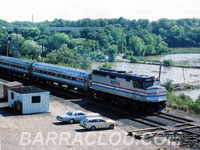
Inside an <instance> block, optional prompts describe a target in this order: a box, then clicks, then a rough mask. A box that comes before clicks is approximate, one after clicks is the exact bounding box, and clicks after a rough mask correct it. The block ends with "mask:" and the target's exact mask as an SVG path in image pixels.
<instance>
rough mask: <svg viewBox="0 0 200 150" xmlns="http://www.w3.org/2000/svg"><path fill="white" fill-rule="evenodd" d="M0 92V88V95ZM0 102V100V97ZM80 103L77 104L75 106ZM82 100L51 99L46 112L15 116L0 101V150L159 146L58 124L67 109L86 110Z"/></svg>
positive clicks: (152, 148) (116, 132) (124, 135)
mask: <svg viewBox="0 0 200 150" xmlns="http://www.w3.org/2000/svg"><path fill="white" fill-rule="evenodd" d="M2 95H3V91H2V86H0V96H1V97H2ZM0 99H1V98H0ZM77 102H79V103H77ZM85 103H87V102H84V101H81V100H73V101H69V100H64V99H61V98H58V97H55V96H51V97H50V111H49V113H43V114H33V115H16V114H15V113H13V112H11V111H10V110H9V109H8V107H7V105H8V104H7V102H4V101H2V99H1V101H0V150H67V149H78V150H82V149H84V150H89V149H93V150H94V149H95V150H98V149H101V150H102V149H116V150H125V149H127V150H129V149H130V150H133V149H137V150H145V149H148V150H155V149H157V148H158V146H156V145H154V144H150V143H145V142H142V141H141V140H136V139H134V138H133V137H130V136H127V132H126V131H125V130H124V128H121V127H120V125H121V124H122V123H121V122H120V121H119V122H118V123H119V127H115V129H114V130H97V131H88V130H85V129H83V128H82V127H80V126H79V124H78V123H77V124H67V123H60V122H58V121H57V120H56V116H57V115H59V114H64V113H66V112H67V111H70V110H74V109H77V110H83V111H86V112H88V111H89V110H86V109H85V107H83V106H84V104H85Z"/></svg>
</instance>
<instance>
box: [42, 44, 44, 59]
mask: <svg viewBox="0 0 200 150" xmlns="http://www.w3.org/2000/svg"><path fill="white" fill-rule="evenodd" d="M43 53H44V42H43V41H42V62H44V57H43V55H44V54H43Z"/></svg>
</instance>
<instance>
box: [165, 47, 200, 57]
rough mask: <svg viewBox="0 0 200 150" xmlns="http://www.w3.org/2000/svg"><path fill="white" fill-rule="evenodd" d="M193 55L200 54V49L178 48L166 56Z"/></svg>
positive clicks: (172, 49)
mask: <svg viewBox="0 0 200 150" xmlns="http://www.w3.org/2000/svg"><path fill="white" fill-rule="evenodd" d="M191 53H200V48H197V47H190V48H185V47H177V48H170V52H169V53H167V54H165V55H168V54H191Z"/></svg>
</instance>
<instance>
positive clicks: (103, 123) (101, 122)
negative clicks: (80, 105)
mask: <svg viewBox="0 0 200 150" xmlns="http://www.w3.org/2000/svg"><path fill="white" fill-rule="evenodd" d="M116 125H117V123H116V122H115V121H113V120H110V119H104V118H103V117H90V118H86V119H83V120H81V123H80V126H81V127H83V128H86V129H90V130H92V131H93V130H96V129H104V128H110V129H114V127H115V126H116Z"/></svg>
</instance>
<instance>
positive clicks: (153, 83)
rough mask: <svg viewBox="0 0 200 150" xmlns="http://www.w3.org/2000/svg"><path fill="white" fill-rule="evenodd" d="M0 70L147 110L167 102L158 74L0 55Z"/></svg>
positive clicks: (163, 105) (155, 108) (159, 108)
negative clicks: (81, 66) (64, 65)
mask: <svg viewBox="0 0 200 150" xmlns="http://www.w3.org/2000/svg"><path fill="white" fill-rule="evenodd" d="M0 68H1V71H6V72H11V73H14V74H18V75H20V76H23V77H26V78H28V79H30V80H43V81H48V82H52V83H57V84H59V85H61V86H64V85H65V86H67V87H68V88H69V89H73V90H78V91H81V92H83V93H86V94H92V95H93V96H94V98H96V99H99V100H106V101H112V102H114V103H119V104H128V105H126V106H128V107H134V109H138V110H142V111H147V112H160V111H162V110H163V109H164V108H165V105H166V89H165V88H164V87H162V86H161V84H160V80H159V78H155V77H151V76H147V75H133V74H130V73H126V72H125V71H116V70H108V69H95V70H93V71H85V70H81V69H75V68H69V67H63V66H58V65H52V64H48V63H38V62H32V61H28V60H21V59H17V58H12V57H5V56H0Z"/></svg>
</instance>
